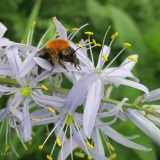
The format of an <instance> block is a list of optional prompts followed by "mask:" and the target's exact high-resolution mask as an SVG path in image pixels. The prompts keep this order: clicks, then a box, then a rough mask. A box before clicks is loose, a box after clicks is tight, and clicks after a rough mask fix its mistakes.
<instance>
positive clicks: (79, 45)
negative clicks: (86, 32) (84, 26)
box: [76, 43, 84, 48]
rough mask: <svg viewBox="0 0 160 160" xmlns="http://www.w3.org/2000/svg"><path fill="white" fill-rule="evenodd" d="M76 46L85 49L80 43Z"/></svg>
mask: <svg viewBox="0 0 160 160" xmlns="http://www.w3.org/2000/svg"><path fill="white" fill-rule="evenodd" d="M76 45H77V46H78V47H80V48H84V47H83V46H82V45H81V44H79V43H76Z"/></svg>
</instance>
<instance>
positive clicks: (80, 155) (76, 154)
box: [74, 152, 85, 158]
mask: <svg viewBox="0 0 160 160" xmlns="http://www.w3.org/2000/svg"><path fill="white" fill-rule="evenodd" d="M74 155H75V156H77V157H80V158H84V156H85V155H84V153H81V152H75V153H74Z"/></svg>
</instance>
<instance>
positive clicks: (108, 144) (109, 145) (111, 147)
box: [107, 142, 115, 151]
mask: <svg viewBox="0 0 160 160" xmlns="http://www.w3.org/2000/svg"><path fill="white" fill-rule="evenodd" d="M107 146H108V147H109V148H110V149H111V150H112V151H114V150H115V149H114V147H113V146H112V145H111V144H110V143H109V142H107Z"/></svg>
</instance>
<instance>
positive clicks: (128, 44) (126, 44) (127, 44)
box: [123, 43, 131, 47]
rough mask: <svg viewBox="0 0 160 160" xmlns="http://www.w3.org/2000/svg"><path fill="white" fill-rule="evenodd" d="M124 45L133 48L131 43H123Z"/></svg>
mask: <svg viewBox="0 0 160 160" xmlns="http://www.w3.org/2000/svg"><path fill="white" fill-rule="evenodd" d="M123 45H124V46H126V47H130V46H131V44H130V43H123Z"/></svg>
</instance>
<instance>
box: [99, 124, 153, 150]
mask: <svg viewBox="0 0 160 160" xmlns="http://www.w3.org/2000/svg"><path fill="white" fill-rule="evenodd" d="M102 123H103V122H102ZM100 129H101V130H102V131H103V132H104V133H105V134H106V135H107V136H108V137H110V138H112V139H113V140H115V141H116V142H118V143H120V144H122V145H124V146H126V147H129V148H133V149H138V150H142V151H151V149H150V148H145V147H143V146H141V145H139V144H136V143H134V142H132V141H130V140H128V139H126V138H124V137H123V136H122V135H120V134H119V133H118V132H116V131H115V130H113V129H112V128H111V127H110V126H103V127H101V128H100Z"/></svg>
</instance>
